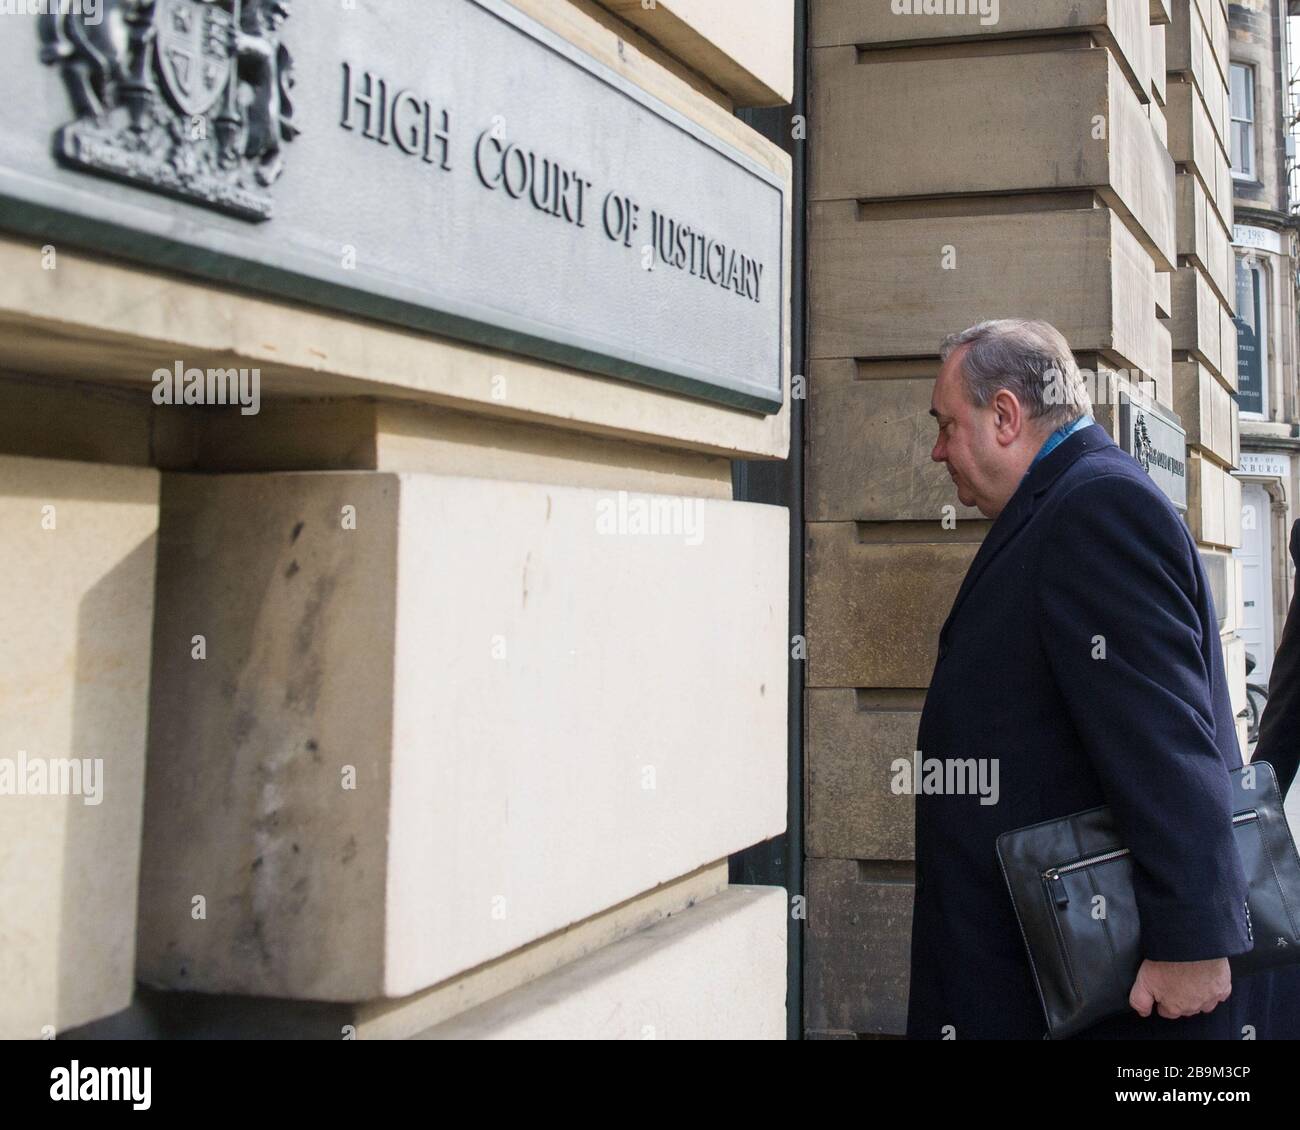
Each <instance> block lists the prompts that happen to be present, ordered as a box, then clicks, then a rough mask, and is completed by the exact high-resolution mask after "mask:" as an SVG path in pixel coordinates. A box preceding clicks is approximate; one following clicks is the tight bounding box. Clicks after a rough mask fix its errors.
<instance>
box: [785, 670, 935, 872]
mask: <svg viewBox="0 0 1300 1130" xmlns="http://www.w3.org/2000/svg"><path fill="white" fill-rule="evenodd" d="M806 701H807V705H808V723H807V727H806V741H805V746H804V749H805V757H806V766H807V767H806V770H805V780H806V782H807V797H808V813H807V821H808V822H807V825H806V828H805V839H806V849H807V853H808V855H810V856H820V857H823V858H839V859H911V858H913V857H914V855H915V851H916V844H915V837H914V834H913V833H914V818H915V814H916V808H915V804H914V803H913V797H912V795H911V793H899V792H895V791H894V790H893V788H892V787H891V786H892V784H893V782H894V781H895V780H896V777H897V775H896V772H895V770H894V768H893V767H894V763H895V762H896V761H897V760H898V759H899V758H903V759H905V760H906V761H908V762H910V761H911V759H912V754H913V751H914V750H915V749H916V734H917V727H918V726H919V724H920V720H921V707H922V705H923V704H924V702H925V695H924V693H923V692H922V691H919V690H916V691H904V692H896V693H891V692H888V691H865V692H863V691H858V690H856V689H855V688H852V687H810V688H809V690H808V692H807V699H806Z"/></svg>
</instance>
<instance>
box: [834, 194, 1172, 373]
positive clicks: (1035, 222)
mask: <svg viewBox="0 0 1300 1130" xmlns="http://www.w3.org/2000/svg"><path fill="white" fill-rule="evenodd" d="M809 212H810V233H809V252H810V259H809V262H810V269H809V293H810V308H811V310H812V312H813V313H812V318H811V356H812V357H814V358H821V357H857V358H890V357H926V356H937V354H938V349H939V342H940V340H941V339H942V337H943V336H944V334H946V333H949V332H951V331H953V330H960V329H962V328H964V327H966V326H969V325H971V324H972V323H974V322H976V321H978V320H980V319H982V318H999V317H1031V318H1042V319H1044V320H1046V321H1049V322H1051V323H1052V324H1053V325H1055V326H1057V327H1058V328H1059V329H1060V330H1061V332H1062V333H1063V334H1064V335H1065V338H1066V340H1067V341H1068V342H1069V343H1070V345H1071V347H1072V348H1073V349H1074V351H1075V352H1076V353H1085V352H1105V353H1107V354H1108V355H1110V357H1111V359H1112V361H1113V362H1114V363H1116V364H1122V365H1126V366H1127V367H1136V368H1141V369H1144V370H1148V371H1149V370H1150V369H1151V368H1152V350H1153V349H1154V347H1155V335H1154V333H1153V332H1152V327H1153V324H1154V319H1153V318H1152V316H1151V312H1152V310H1153V308H1154V305H1155V296H1154V293H1155V281H1154V276H1155V271H1154V269H1153V266H1152V262H1151V257H1150V256H1149V255H1148V254H1147V253H1146V251H1145V250H1143V248H1142V247H1141V246H1140V245H1139V243H1138V242H1137V240H1136V239H1135V238H1134V237H1133V235H1132V234H1131V233H1130V232H1129V230H1128V228H1127V227H1126V226H1125V225H1124V223H1123V222H1122V221H1121V220H1120V219H1119V218H1118V217H1117V216H1115V215H1114V214H1113V213H1112V212H1110V211H1109V210H1108V209H1104V208H1092V207H1089V208H1080V209H1070V210H1065V211H1050V212H1024V213H1018V214H1010V215H957V216H925V217H919V218H911V219H866V218H864V215H865V213H863V212H862V211H861V210H860V208H859V205H858V204H857V203H856V202H855V201H851V200H846V201H833V202H822V203H814V204H812V205H811V206H810V209H809ZM886 297H887V298H888V301H886Z"/></svg>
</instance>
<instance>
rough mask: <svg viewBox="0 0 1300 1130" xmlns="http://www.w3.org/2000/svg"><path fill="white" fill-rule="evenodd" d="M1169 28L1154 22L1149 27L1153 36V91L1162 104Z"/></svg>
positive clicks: (1156, 99)
mask: <svg viewBox="0 0 1300 1130" xmlns="http://www.w3.org/2000/svg"><path fill="white" fill-rule="evenodd" d="M1168 30H1169V29H1168V28H1166V27H1165V26H1164V25H1163V24H1156V23H1153V24H1152V25H1151V27H1150V28H1149V29H1148V31H1149V33H1150V36H1151V93H1152V95H1153V96H1154V100H1155V101H1156V102H1159V103H1160V105H1161V106H1163V105H1164V104H1165V70H1166V68H1167V67H1168V61H1167V52H1168Z"/></svg>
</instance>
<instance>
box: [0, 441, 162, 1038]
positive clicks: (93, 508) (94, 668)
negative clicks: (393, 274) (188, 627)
mask: <svg viewBox="0 0 1300 1130" xmlns="http://www.w3.org/2000/svg"><path fill="white" fill-rule="evenodd" d="M158 478H159V476H158V473H157V472H156V471H152V470H149V469H147V468H128V467H111V466H102V465H92V464H86V463H72V462H60V461H55V460H46V459H28V458H15V457H11V456H0V576H3V577H4V579H5V584H6V586H7V589H8V595H7V597H6V599H5V600H4V601H3V603H2V604H0V639H3V640H4V648H5V649H4V656H3V658H2V659H0V892H2V897H0V1038H3V1039H32V1040H39V1039H42V1038H44V1037H47V1036H52V1035H53V1034H54V1033H56V1032H61V1031H63V1030H65V1029H68V1028H73V1027H76V1026H78V1025H80V1024H85V1023H88V1022H89V1021H91V1020H96V1019H98V1018H100V1017H103V1016H108V1015H110V1014H112V1013H114V1012H118V1011H120V1010H121V1009H123V1008H125V1007H126V1006H127V1005H128V1004H130V1002H131V993H132V990H133V986H134V982H135V976H134V963H135V926H136V879H137V872H138V866H139V859H140V818H141V804H142V801H143V791H144V763H145V731H146V725H147V711H148V691H149V648H150V635H151V628H152V622H153V603H154V560H155V556H156V550H157V545H156V535H157V530H158ZM74 763H75V767H74Z"/></svg>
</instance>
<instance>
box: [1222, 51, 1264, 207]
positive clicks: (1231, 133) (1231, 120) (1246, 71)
mask: <svg viewBox="0 0 1300 1130" xmlns="http://www.w3.org/2000/svg"><path fill="white" fill-rule="evenodd" d="M1238 73H1240V74H1241V75H1242V76H1243V78H1244V81H1245V82H1246V84H1247V85H1246V91H1245V95H1246V97H1245V101H1246V105H1247V109H1248V110H1249V111H1250V117H1249V118H1239V117H1237V115H1236V113H1235V112H1234V107H1233V99H1232V79H1233V76H1235V75H1237V74H1238ZM1257 90H1258V84H1257V83H1256V81H1255V66H1254V64H1253V63H1230V64H1229V65H1228V160H1229V164H1230V167H1231V172H1232V179H1233V180H1239V181H1252V182H1255V183H1258V182H1259V173H1258V170H1259V161H1258V154H1257V153H1256V149H1255V147H1256V139H1257V131H1256V129H1255V124H1256V119H1257V118H1258V116H1259V114H1258V109H1259V102H1258V96H1257V93H1256V92H1257ZM1239 126H1240V127H1242V129H1243V132H1244V133H1245V135H1246V141H1245V144H1244V145H1243V151H1244V153H1245V155H1246V156H1247V157H1248V158H1249V160H1250V165H1249V167H1248V168H1245V169H1238V168H1237V166H1236V164H1235V163H1233V162H1235V159H1236V155H1237V130H1238V127H1239Z"/></svg>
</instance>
